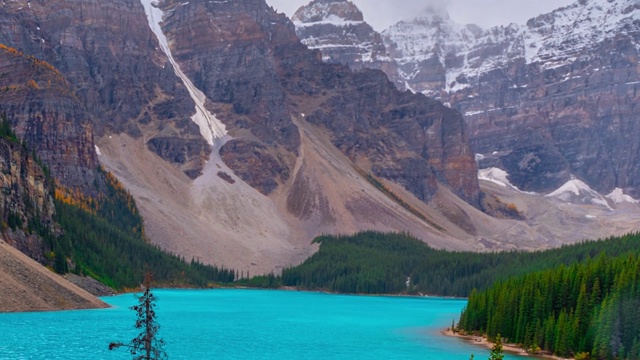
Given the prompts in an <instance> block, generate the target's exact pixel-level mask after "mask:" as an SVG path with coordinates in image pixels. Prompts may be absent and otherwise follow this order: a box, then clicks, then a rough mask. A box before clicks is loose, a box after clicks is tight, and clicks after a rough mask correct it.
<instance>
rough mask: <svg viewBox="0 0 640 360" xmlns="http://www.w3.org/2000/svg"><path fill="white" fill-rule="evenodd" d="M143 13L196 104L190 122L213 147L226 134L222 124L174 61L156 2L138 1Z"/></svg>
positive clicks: (153, 0) (161, 15) (160, 11)
mask: <svg viewBox="0 0 640 360" xmlns="http://www.w3.org/2000/svg"><path fill="white" fill-rule="evenodd" d="M140 2H141V3H142V6H144V11H145V13H146V14H147V20H148V21H149V27H150V28H151V30H152V31H153V33H154V34H155V35H156V37H157V38H158V41H159V42H160V47H161V49H162V51H163V52H164V53H165V54H166V55H167V58H168V59H169V62H171V65H173V69H174V70H175V73H176V75H177V76H178V77H179V78H180V79H181V80H182V82H183V83H184V85H185V87H186V88H187V90H188V91H189V95H190V96H191V98H192V99H193V101H194V102H195V103H196V113H195V114H194V115H193V116H192V117H191V120H193V122H195V123H196V124H197V125H198V127H199V128H200V134H202V136H203V137H204V138H205V140H207V142H208V143H209V145H213V142H214V140H215V139H220V138H222V137H224V136H225V135H226V134H227V131H226V129H225V126H224V124H223V123H222V122H221V121H220V120H218V119H217V118H216V117H215V115H213V114H211V113H210V112H209V111H208V110H207V109H206V108H205V106H204V103H205V101H206V97H205V95H204V94H203V93H202V91H200V90H199V89H198V88H197V87H196V86H195V85H193V82H191V80H190V79H189V78H188V77H187V76H186V75H185V74H184V73H183V72H182V70H180V66H179V65H178V63H177V62H176V61H175V60H174V58H173V55H172V54H171V49H170V48H169V43H168V41H167V37H166V36H165V35H164V32H163V31H162V27H161V26H160V24H161V23H162V19H163V17H164V13H163V11H162V10H161V9H160V8H158V1H157V0H140Z"/></svg>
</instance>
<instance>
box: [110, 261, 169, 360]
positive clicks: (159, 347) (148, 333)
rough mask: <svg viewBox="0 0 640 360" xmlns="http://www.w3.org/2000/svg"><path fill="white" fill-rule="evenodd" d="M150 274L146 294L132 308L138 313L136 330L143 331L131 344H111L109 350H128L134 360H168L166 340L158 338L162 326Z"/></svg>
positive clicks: (146, 284)
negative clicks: (159, 321) (157, 319)
mask: <svg viewBox="0 0 640 360" xmlns="http://www.w3.org/2000/svg"><path fill="white" fill-rule="evenodd" d="M151 280H152V276H151V274H150V273H146V274H145V278H144V284H143V286H144V293H143V294H142V295H139V296H138V305H135V306H132V307H131V310H133V311H135V312H136V323H135V328H136V329H140V330H142V331H141V332H140V334H138V336H136V337H135V338H133V340H131V342H130V343H128V344H124V343H122V342H112V343H110V344H109V350H114V349H117V348H119V347H125V348H128V349H129V351H130V352H131V355H133V356H134V357H133V359H134V360H162V359H167V354H166V352H165V351H164V349H163V348H164V344H165V343H164V340H163V339H160V338H158V330H159V329H160V325H158V323H157V322H156V312H155V309H154V308H155V306H156V297H155V296H154V295H153V293H152V292H151ZM139 354H141V355H139Z"/></svg>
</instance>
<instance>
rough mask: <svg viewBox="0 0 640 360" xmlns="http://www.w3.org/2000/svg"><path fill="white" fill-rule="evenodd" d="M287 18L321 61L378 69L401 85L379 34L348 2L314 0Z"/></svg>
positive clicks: (343, 0)
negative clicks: (318, 55) (317, 51)
mask: <svg viewBox="0 0 640 360" xmlns="http://www.w3.org/2000/svg"><path fill="white" fill-rule="evenodd" d="M291 20H292V21H293V23H294V25H295V26H296V34H297V35H298V37H300V40H301V41H302V43H303V44H305V45H307V47H309V49H318V50H320V52H321V53H322V60H323V61H326V62H330V63H337V64H346V65H349V67H350V68H351V69H353V70H362V69H363V68H368V69H378V70H382V71H383V72H385V73H386V74H387V76H388V77H389V79H390V80H391V82H393V83H394V84H395V85H396V86H397V87H398V88H399V89H404V88H405V86H404V80H402V79H401V78H400V76H398V67H397V65H396V62H395V60H394V59H393V58H391V57H390V56H389V54H388V53H387V50H386V48H385V45H384V43H383V41H382V37H381V36H380V34H379V33H378V32H376V31H375V30H373V28H372V27H371V26H370V25H369V24H367V23H366V22H365V21H364V18H363V15H362V12H361V11H360V10H359V9H358V8H357V7H356V5H355V4H353V3H352V2H350V1H347V0H315V1H312V2H310V3H309V4H308V5H305V6H302V7H301V8H300V9H298V11H296V13H295V14H294V15H293V17H292V18H291Z"/></svg>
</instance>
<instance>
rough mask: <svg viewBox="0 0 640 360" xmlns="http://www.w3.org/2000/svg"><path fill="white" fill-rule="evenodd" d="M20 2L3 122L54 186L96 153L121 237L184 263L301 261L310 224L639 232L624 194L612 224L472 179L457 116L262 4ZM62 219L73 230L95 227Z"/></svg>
mask: <svg viewBox="0 0 640 360" xmlns="http://www.w3.org/2000/svg"><path fill="white" fill-rule="evenodd" d="M320 3H322V2H318V4H320ZM333 3H334V2H331V4H329V3H327V4H329V5H332V6H333V5H335V4H333ZM335 3H336V4H337V5H336V6H338V5H339V6H338V7H340V6H343V5H345V2H343V1H342V2H335ZM30 5H31V6H30V7H29V6H27V7H24V6H22V4H21V3H17V2H8V3H6V4H5V6H3V7H2V8H0V29H2V31H0V42H2V43H4V44H6V45H4V46H5V48H6V49H5V48H3V49H5V50H3V51H4V53H5V54H4V56H5V60H4V62H3V63H1V64H2V66H3V68H4V69H6V70H5V71H6V72H7V74H10V76H6V77H3V79H2V81H6V84H3V85H4V86H5V87H6V88H7V89H8V91H4V92H0V100H1V101H0V104H3V105H2V111H5V112H7V114H9V115H10V117H8V118H9V119H10V120H11V126H12V127H13V129H15V130H16V132H17V133H18V134H19V135H20V137H21V138H24V139H25V140H26V141H25V143H26V144H27V145H29V146H33V148H34V149H35V152H36V154H37V155H38V156H39V157H40V158H42V159H43V162H44V164H45V165H47V166H48V167H50V168H51V169H52V171H51V172H52V174H53V176H54V177H55V178H56V179H57V181H59V182H60V183H61V187H60V189H61V190H64V191H66V193H67V194H82V196H79V197H80V198H81V199H84V198H85V197H86V196H89V197H92V196H95V197H100V196H103V197H104V196H108V194H109V191H108V189H109V184H112V183H113V182H112V181H111V180H113V179H110V178H109V177H108V176H106V175H105V173H104V172H103V171H101V170H100V169H99V167H98V163H99V164H100V165H102V166H103V167H104V168H106V169H107V170H109V171H110V172H112V173H113V174H114V175H115V176H116V177H117V178H118V180H119V182H120V183H121V184H123V185H124V187H126V189H127V190H128V192H129V193H130V194H131V196H132V197H133V198H134V199H135V203H136V204H137V207H135V206H132V203H133V202H132V201H130V197H129V195H128V193H127V195H126V196H124V200H123V201H124V202H125V203H126V204H127V205H126V206H125V207H126V208H128V209H129V210H131V209H136V208H137V209H139V210H140V214H141V215H142V217H143V218H144V231H143V230H142V229H141V227H140V226H137V225H136V226H131V224H125V221H124V220H122V219H121V221H116V224H118V225H119V226H120V227H122V229H121V230H122V231H121V232H124V233H126V234H128V235H131V233H133V235H135V237H136V241H139V240H142V241H143V240H144V236H145V235H146V237H148V238H149V239H150V240H151V241H152V242H153V243H154V244H156V245H159V246H160V247H161V248H162V249H164V250H165V251H169V252H171V253H174V254H177V255H179V256H181V257H183V258H185V259H187V261H189V260H192V259H193V260H194V261H196V262H202V263H206V264H216V265H221V266H224V267H225V268H227V269H228V268H232V269H236V270H238V271H240V272H241V274H254V275H255V274H258V273H268V272H271V271H276V272H278V271H280V269H281V268H283V267H287V266H290V265H292V264H296V263H300V262H302V261H303V260H304V259H306V258H307V257H308V256H310V255H311V254H312V253H314V252H315V251H316V250H317V245H314V244H311V240H312V239H313V238H314V237H315V236H318V235H320V234H344V233H354V232H357V231H361V230H378V231H384V232H389V231H404V232H407V233H411V234H413V235H414V236H416V237H418V238H420V239H422V240H423V241H425V242H427V243H429V244H430V245H432V246H434V247H437V248H446V249H454V250H463V249H464V250H475V251H484V250H500V249H515V248H520V249H538V248H545V247H552V246H557V245H560V244H562V243H566V242H574V241H579V240H583V239H585V238H594V237H599V236H606V235H610V234H613V233H615V234H619V233H623V232H628V231H631V230H633V229H635V228H636V225H635V224H637V223H638V222H636V221H635V220H636V219H635V218H633V214H632V212H631V210H629V211H627V210H625V209H627V208H626V207H625V206H627V204H624V206H622V205H620V208H621V209H622V210H621V211H620V212H619V213H617V214H616V216H619V217H620V219H622V220H625V221H622V220H620V222H618V223H616V224H615V226H612V225H611V224H612V222H611V221H613V220H609V219H608V218H607V219H606V220H602V221H600V218H599V217H600V216H601V215H604V214H608V213H607V212H611V211H610V210H609V209H600V208H598V209H594V208H592V207H590V206H589V205H586V204H578V205H576V206H577V207H572V208H564V207H559V206H557V203H558V201H556V199H553V198H545V197H544V196H538V195H535V194H530V193H526V192H523V191H520V190H518V189H522V190H526V188H524V187H522V186H521V185H520V183H519V182H518V181H514V178H515V179H516V180H517V179H518V178H517V172H511V171H507V172H506V173H505V174H499V173H496V172H494V173H493V174H486V176H487V177H491V176H493V177H496V179H498V178H500V179H502V178H504V179H502V180H508V181H510V182H511V183H512V184H513V186H500V185H497V184H495V182H494V183H488V184H487V183H486V182H484V181H482V182H479V180H478V168H477V165H476V161H475V155H474V151H472V148H471V143H470V140H469V133H468V127H467V125H466V124H465V121H464V118H463V116H462V114H461V113H460V112H459V111H457V110H455V109H452V108H450V107H447V106H445V105H443V104H442V103H441V102H439V101H436V100H433V99H431V98H428V97H426V96H425V95H423V94H413V93H411V92H401V91H399V90H398V89H397V88H396V87H395V86H394V84H393V83H392V82H390V81H389V79H388V78H387V77H386V76H385V74H384V73H382V72H381V71H379V70H370V69H361V70H357V71H354V70H352V69H350V68H349V67H348V66H346V65H344V64H340V63H327V62H324V61H323V59H322V55H321V53H320V52H318V51H317V50H310V49H308V47H307V46H305V45H304V44H302V43H301V42H300V39H299V38H298V36H297V34H296V31H295V30H296V29H295V26H294V24H293V23H292V22H291V21H290V20H289V19H287V18H286V16H284V15H283V14H277V13H276V12H275V11H274V10H273V9H272V8H271V7H269V6H268V5H267V4H266V3H265V2H264V1H256V0H236V1H233V2H221V1H218V2H212V1H204V0H196V1H190V2H178V1H174V0H163V1H160V2H156V1H152V0H142V1H140V0H114V1H110V2H98V1H94V0H88V1H85V2H82V3H81V4H78V3H77V2H74V1H71V0H53V1H50V2H33V3H30ZM347 5H348V4H347ZM336 11H337V10H336ZM337 13H338V15H339V16H341V18H343V19H357V18H358V17H357V13H355V15H353V14H347V13H344V14H342V15H340V14H341V13H340V12H339V11H337ZM338 15H336V16H338ZM350 16H355V17H350ZM309 19H311V17H309ZM349 21H351V20H349ZM354 21H356V20H354ZM31 80H33V81H31ZM49 80H51V81H49ZM465 90H466V89H465ZM32 104H44V105H39V107H34V105H32ZM30 109H35V110H33V111H32V110H30ZM30 124H35V125H30ZM81 130H82V131H81ZM506 153H507V152H500V151H497V152H496V153H490V154H487V155H486V156H485V158H484V160H482V161H481V163H482V162H483V161H484V162H485V163H490V162H491V161H494V162H495V163H496V166H497V165H499V164H497V163H499V162H500V161H498V160H500V156H501V155H502V154H506ZM503 170H505V169H504V167H503ZM79 174H83V175H79ZM578 175H579V174H576V176H578ZM579 178H580V179H583V177H582V176H579ZM503 183H504V184H505V185H507V184H506V183H505V182H503ZM118 186H119V185H118ZM480 186H482V191H481V187H480ZM554 189H555V188H554ZM120 190H123V189H120ZM596 190H597V189H596ZM624 192H625V193H626V194H629V195H632V194H631V193H629V192H628V189H627V188H625V189H624ZM125 193H126V192H125ZM628 206H629V208H628V209H633V207H634V206H635V205H634V204H629V205H628ZM613 207H614V206H612V208H613ZM489 208H490V211H489V210H488V209H489ZM483 210H484V211H485V212H483ZM592 212H594V214H595V216H597V217H598V220H599V221H592V222H589V223H588V224H585V222H587V221H588V218H586V217H585V214H586V215H592ZM135 213H136V214H137V211H136V212H135ZM488 214H492V215H495V216H490V215H488ZM87 216H88V215H87ZM88 219H90V217H88ZM585 219H587V220H585ZM76 220H77V219H76ZM76 220H73V219H72V222H71V223H70V225H74V226H75V230H74V231H75V233H79V234H81V233H83V231H84V228H85V227H86V226H88V225H89V224H88V222H89V220H87V221H84V222H83V221H76ZM93 220H95V221H96V223H100V224H102V222H100V221H101V219H93ZM93 220H92V221H93ZM543 220H544V221H548V223H546V222H543ZM567 224H569V225H570V226H571V229H575V231H571V232H568V231H567ZM111 230H113V231H114V233H119V232H118V231H115V230H114V229H111ZM111 230H109V231H111ZM104 232H106V231H103V233H104ZM103 240H104V236H103V237H100V239H99V240H98V241H96V242H95V243H96V244H97V246H100V247H102V246H104V245H105V244H104V241H103ZM114 241H115V240H114ZM107 248H108V246H107ZM112 250H113V249H112ZM120 250H122V249H120V248H118V251H120ZM85 255H86V254H85ZM122 256H123V257H124V255H122ZM149 256H150V255H149ZM129 257H131V259H130V260H131V261H132V263H136V261H139V260H140V259H138V258H136V257H135V256H133V254H129Z"/></svg>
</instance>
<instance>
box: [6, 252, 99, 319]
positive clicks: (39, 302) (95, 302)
mask: <svg viewBox="0 0 640 360" xmlns="http://www.w3.org/2000/svg"><path fill="white" fill-rule="evenodd" d="M106 307H108V305H107V304H105V303H104V302H102V301H101V300H100V299H98V298H96V297H95V296H93V295H91V294H89V293H88V292H86V291H85V290H82V289H80V288H79V287H77V286H76V285H73V284H72V283H70V282H68V281H67V280H65V279H64V278H62V277H61V276H58V275H57V274H54V273H53V272H51V271H49V270H48V269H47V268H45V267H44V266H42V265H40V264H38V263H37V262H35V261H34V260H32V259H30V258H29V257H28V256H26V255H24V254H23V253H21V252H20V251H18V250H16V249H15V248H13V247H11V246H10V245H9V244H7V243H6V242H4V241H2V240H0V312H17V311H53V310H70V309H93V308H106Z"/></svg>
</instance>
